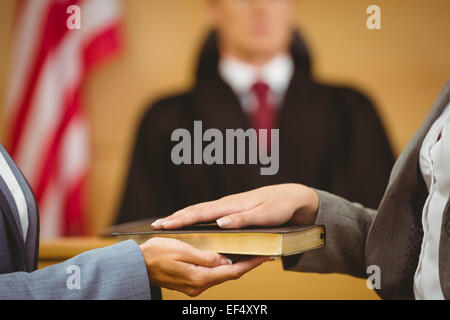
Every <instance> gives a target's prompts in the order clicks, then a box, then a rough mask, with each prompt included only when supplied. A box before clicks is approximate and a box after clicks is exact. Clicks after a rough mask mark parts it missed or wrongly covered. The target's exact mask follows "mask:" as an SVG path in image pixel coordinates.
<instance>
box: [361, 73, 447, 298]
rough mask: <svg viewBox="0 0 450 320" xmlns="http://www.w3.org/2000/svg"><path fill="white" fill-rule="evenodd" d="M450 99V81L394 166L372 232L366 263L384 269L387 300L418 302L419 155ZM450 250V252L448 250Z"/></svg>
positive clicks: (383, 291)
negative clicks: (416, 269) (415, 298)
mask: <svg viewBox="0 0 450 320" xmlns="http://www.w3.org/2000/svg"><path fill="white" fill-rule="evenodd" d="M449 99H450V81H448V82H447V84H446V85H445V87H444V89H443V91H442V93H441V94H440V96H439V97H438V99H437V100H436V102H435V103H434V106H433V108H432V110H431V111H430V113H429V116H428V117H427V119H426V120H425V122H424V123H423V125H422V127H421V128H420V129H419V130H418V131H417V133H416V134H415V135H414V137H413V138H412V139H411V141H410V142H409V144H408V145H407V147H406V148H405V150H404V151H403V152H402V154H401V155H400V157H399V159H398V160H397V162H396V164H395V165H394V168H393V170H392V173H391V177H390V180H389V185H388V188H387V190H386V193H385V195H384V197H383V200H382V201H381V204H380V207H379V209H378V214H377V216H376V218H375V221H374V223H373V224H372V226H371V229H370V232H369V236H368V239H367V243H366V257H367V259H366V261H367V264H368V265H378V266H379V267H380V269H381V272H382V275H381V290H380V295H382V296H383V297H386V298H392V297H404V298H414V295H413V290H412V289H413V287H412V285H413V276H414V273H415V268H414V266H415V267H416V266H417V259H418V255H417V250H416V249H417V246H419V253H420V244H421V241H422V239H421V237H419V236H418V235H419V234H420V232H422V226H421V213H422V207H423V202H424V200H425V197H426V194H427V192H426V189H424V185H423V181H422V178H421V173H420V168H419V165H418V159H419V153H420V148H421V146H422V142H423V139H424V138H425V135H426V134H427V132H428V131H429V129H430V127H431V125H432V124H433V122H434V121H435V120H436V119H437V118H438V117H439V115H440V114H441V113H442V111H443V109H444V108H445V106H446V105H447V103H448V101H449ZM419 229H420V230H419ZM441 245H443V243H441ZM446 250H449V249H448V247H447V249H446ZM387 252H389V253H388V254H387ZM412 261H413V262H415V263H412ZM412 267H413V268H412ZM443 271H444V270H441V272H443Z"/></svg>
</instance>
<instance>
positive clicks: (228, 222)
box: [216, 218, 231, 228]
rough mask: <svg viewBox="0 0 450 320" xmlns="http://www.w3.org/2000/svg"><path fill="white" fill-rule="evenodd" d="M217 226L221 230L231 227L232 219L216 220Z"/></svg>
mask: <svg viewBox="0 0 450 320" xmlns="http://www.w3.org/2000/svg"><path fill="white" fill-rule="evenodd" d="M216 222H217V224H218V225H219V227H221V228H226V227H229V226H231V219H230V218H220V219H217V220H216Z"/></svg>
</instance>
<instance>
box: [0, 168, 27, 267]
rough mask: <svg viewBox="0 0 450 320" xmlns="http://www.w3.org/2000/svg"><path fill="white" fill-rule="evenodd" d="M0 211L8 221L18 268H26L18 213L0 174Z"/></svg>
mask: <svg viewBox="0 0 450 320" xmlns="http://www.w3.org/2000/svg"><path fill="white" fill-rule="evenodd" d="M0 212H2V213H3V215H4V216H5V218H6V220H7V221H8V222H9V225H10V227H11V228H12V230H11V237H12V238H13V239H12V240H13V241H14V243H15V245H16V247H15V249H16V250H17V252H16V254H17V256H18V261H20V265H19V266H18V267H19V268H20V270H17V271H25V270H26V252H25V242H24V240H23V232H22V227H21V224H20V220H19V219H20V218H19V213H18V212H17V207H16V204H15V202H14V198H13V197H12V195H11V193H10V192H9V189H8V186H7V185H6V182H5V180H3V177H1V176H0Z"/></svg>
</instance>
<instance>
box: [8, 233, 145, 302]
mask: <svg viewBox="0 0 450 320" xmlns="http://www.w3.org/2000/svg"><path fill="white" fill-rule="evenodd" d="M78 271H79V272H78ZM77 275H79V277H77ZM77 279H79V280H80V281H78V282H77ZM0 299H150V286H149V280H148V276H147V269H146V265H145V261H144V257H143V256H142V252H141V250H140V249H139V246H138V245H137V244H136V242H134V241H132V240H128V241H125V242H121V243H118V244H115V245H112V246H109V247H105V248H102V249H95V250H91V251H87V252H85V253H82V254H80V255H78V256H76V257H74V258H72V259H69V260H67V261H65V262H63V263H60V264H56V265H53V266H50V267H47V268H43V269H40V270H37V271H34V272H31V273H26V272H15V273H8V274H2V275H0Z"/></svg>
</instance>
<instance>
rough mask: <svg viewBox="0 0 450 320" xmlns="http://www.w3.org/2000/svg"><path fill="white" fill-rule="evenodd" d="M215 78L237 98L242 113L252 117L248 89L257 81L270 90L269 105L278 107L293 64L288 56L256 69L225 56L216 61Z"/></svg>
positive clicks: (251, 96) (251, 97)
mask: <svg viewBox="0 0 450 320" xmlns="http://www.w3.org/2000/svg"><path fill="white" fill-rule="evenodd" d="M219 74H220V76H221V77H222V79H223V80H224V81H225V82H226V83H227V84H228V85H229V86H230V87H231V89H232V90H233V91H234V93H235V94H236V95H237V96H238V98H239V101H240V102H241V106H242V108H243V109H244V111H245V112H246V113H252V112H253V111H254V108H256V106H257V103H256V97H255V96H254V94H253V93H252V90H251V88H252V86H253V84H255V82H257V81H262V82H265V83H266V84H267V85H268V86H269V87H270V96H269V99H271V105H272V106H274V107H280V105H281V103H282V102H283V99H284V94H285V93H286V90H287V88H288V86H289V83H290V82H291V78H292V75H293V74H294V62H293V60H292V57H291V56H290V55H289V54H279V55H277V56H276V57H274V58H273V59H272V60H270V61H269V62H268V63H266V64H265V65H264V66H261V67H257V66H254V65H251V64H248V63H246V62H243V61H241V60H238V59H236V58H234V57H230V56H226V57H223V58H221V59H220V61H219Z"/></svg>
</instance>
